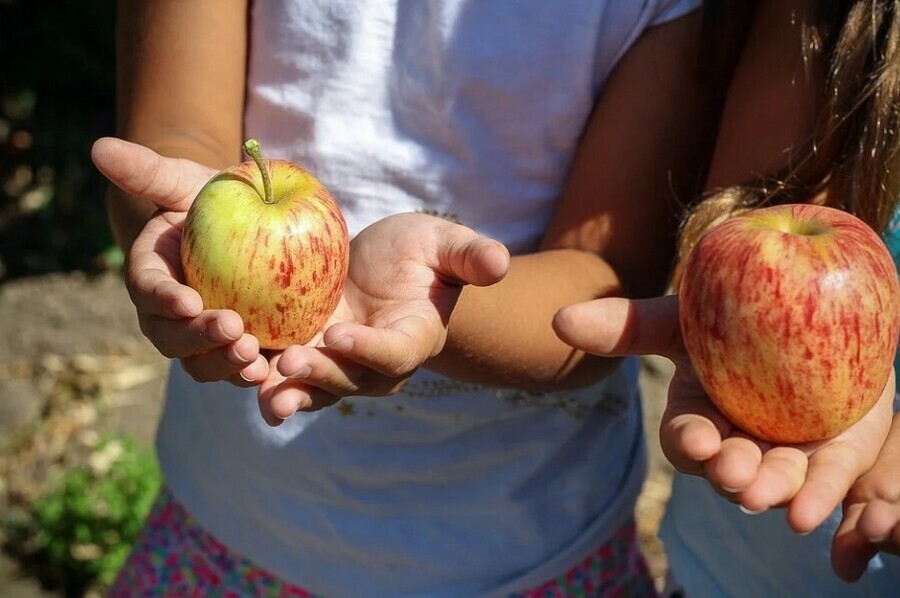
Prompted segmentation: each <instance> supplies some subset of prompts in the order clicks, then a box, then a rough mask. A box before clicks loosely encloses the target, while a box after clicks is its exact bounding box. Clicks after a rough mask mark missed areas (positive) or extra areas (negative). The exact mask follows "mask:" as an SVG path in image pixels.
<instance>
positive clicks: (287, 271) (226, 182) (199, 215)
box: [181, 139, 349, 349]
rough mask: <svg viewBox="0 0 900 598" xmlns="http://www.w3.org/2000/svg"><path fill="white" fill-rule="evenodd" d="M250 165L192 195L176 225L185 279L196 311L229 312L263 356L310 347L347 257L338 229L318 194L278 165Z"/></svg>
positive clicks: (254, 146)
mask: <svg viewBox="0 0 900 598" xmlns="http://www.w3.org/2000/svg"><path fill="white" fill-rule="evenodd" d="M244 151H245V152H246V153H247V154H248V155H249V156H250V157H251V158H252V160H250V161H246V162H243V163H241V164H239V165H237V166H233V167H231V168H227V169H225V170H223V171H221V172H219V173H218V174H216V175H215V176H214V177H213V178H212V179H210V180H209V181H208V182H207V183H206V185H204V187H203V188H202V189H201V190H200V192H199V194H198V195H197V197H196V199H195V200H194V202H193V204H192V205H191V207H190V209H189V210H188V214H187V218H186V219H185V223H184V233H183V235H182V240H181V261H182V267H183V269H184V278H185V282H186V283H187V284H188V285H189V286H190V287H192V288H193V289H195V290H196V291H197V292H198V293H199V294H200V297H201V298H202V299H203V306H204V308H205V309H232V310H234V311H236V312H237V313H238V314H240V316H241V318H242V319H243V320H244V326H245V330H246V332H248V333H250V334H253V335H254V336H256V337H257V339H259V343H260V346H261V347H262V348H266V349H283V348H285V347H287V346H288V345H291V344H295V343H298V344H302V343H305V342H307V341H308V340H310V339H311V338H312V337H313V336H314V335H315V334H316V333H317V332H319V331H320V330H321V329H322V327H323V326H324V324H325V322H326V320H327V319H328V318H329V317H330V316H331V314H332V313H334V310H335V308H336V307H337V304H338V301H339V300H340V297H341V293H342V291H343V286H344V280H345V279H346V276H347V267H348V259H349V238H348V234H347V225H346V222H345V221H344V216H343V214H342V213H341V210H340V207H339V206H338V204H337V203H336V202H335V200H334V198H333V197H332V196H331V194H330V193H329V192H328V189H326V188H325V186H324V185H323V184H322V183H321V182H320V181H319V180H318V179H317V178H316V177H315V176H313V175H312V174H311V173H310V172H308V171H307V170H305V169H303V168H301V167H300V166H297V165H296V164H293V163H291V162H289V161H286V160H271V159H270V160H266V159H263V157H262V153H261V152H260V149H259V144H258V143H257V142H256V141H255V140H252V139H251V140H249V141H248V142H247V143H245V144H244Z"/></svg>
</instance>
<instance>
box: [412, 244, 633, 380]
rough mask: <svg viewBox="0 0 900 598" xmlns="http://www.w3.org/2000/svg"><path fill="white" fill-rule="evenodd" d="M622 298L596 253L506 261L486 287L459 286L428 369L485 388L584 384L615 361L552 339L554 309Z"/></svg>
mask: <svg viewBox="0 0 900 598" xmlns="http://www.w3.org/2000/svg"><path fill="white" fill-rule="evenodd" d="M620 293H621V283H620V281H619V278H618V276H617V275H616V274H615V272H614V271H613V270H612V268H610V267H609V265H607V264H606V262H605V261H604V260H603V259H602V258H600V257H599V256H597V255H596V254H593V253H589V252H585V251H579V250H575V249H562V250H554V251H542V252H539V253H534V254H529V255H522V256H517V257H514V258H512V260H511V263H510V269H509V273H508V274H507V275H506V277H505V278H504V279H503V280H502V281H501V282H499V283H497V284H495V285H492V286H490V287H472V286H469V287H465V288H464V289H463V292H462V295H461V297H460V300H459V303H458V304H457V306H456V309H455V310H454V312H453V315H452V317H451V319H450V326H449V334H448V339H447V343H446V345H445V346H444V349H443V351H442V352H441V353H440V355H438V356H437V357H435V358H434V359H432V360H431V361H429V362H428V364H427V366H428V368H429V369H432V370H434V371H436V372H439V373H441V374H444V375H447V376H450V377H453V378H456V379H459V380H465V381H468V382H474V383H478V384H485V385H491V386H501V387H512V388H526V389H549V388H572V387H580V386H585V385H588V384H590V383H592V382H596V381H598V380H600V379H602V378H603V377H605V376H606V375H608V374H609V373H610V372H611V371H612V370H613V369H614V368H615V367H616V365H617V364H618V360H613V359H603V358H598V357H594V356H588V355H585V354H584V353H581V352H580V351H576V350H574V349H572V347H569V346H568V345H566V344H565V343H563V342H562V341H560V340H559V338H558V337H557V336H556V334H555V333H554V331H553V329H552V327H551V321H552V319H553V315H554V314H555V313H556V311H557V310H558V309H559V308H560V307H562V306H564V305H568V304H571V303H576V302H580V301H587V300H590V299H595V298H598V297H604V296H609V295H617V294H620Z"/></svg>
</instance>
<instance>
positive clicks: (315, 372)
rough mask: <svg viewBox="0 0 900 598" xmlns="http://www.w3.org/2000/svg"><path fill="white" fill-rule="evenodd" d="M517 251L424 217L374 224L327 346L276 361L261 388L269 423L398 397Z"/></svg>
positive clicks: (354, 245)
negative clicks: (339, 404)
mask: <svg viewBox="0 0 900 598" xmlns="http://www.w3.org/2000/svg"><path fill="white" fill-rule="evenodd" d="M508 266H509V253H508V251H507V250H506V248H505V247H504V246H503V245H501V244H500V243H498V242H496V241H492V240H489V239H486V238H484V237H481V236H480V235H478V234H477V233H475V232H474V231H472V230H471V229H469V228H466V227H464V226H460V225H458V224H453V223H450V222H447V221H445V220H441V219H440V218H435V217H433V216H427V215H424V214H397V215H394V216H390V217H388V218H385V219H383V220H380V221H379V222H376V223H375V224H372V225H371V226H369V227H368V228H366V229H365V230H363V231H362V232H360V233H359V234H358V235H357V236H356V237H355V238H354V239H353V241H352V242H351V244H350V270H349V273H348V278H347V282H346V285H345V288H344V296H343V298H342V299H341V302H340V305H339V307H338V309H337V311H336V312H335V315H334V316H333V317H332V318H331V320H330V321H329V324H328V325H327V327H326V330H325V332H324V334H323V335H322V337H321V339H314V341H313V342H312V343H309V344H307V345H306V346H302V347H301V346H293V347H288V348H287V349H285V351H284V353H283V354H282V355H281V356H280V357H278V358H277V359H276V360H274V363H273V366H274V369H276V370H277V372H273V375H272V376H271V377H270V378H269V379H268V380H266V381H265V382H264V383H263V385H262V386H261V387H260V409H261V410H262V412H263V416H264V417H265V418H266V420H267V421H269V422H270V423H277V422H278V421H279V420H281V419H284V418H287V417H290V416H291V415H293V414H294V413H295V412H297V411H310V410H315V409H318V408H321V407H323V406H326V405H329V404H331V403H334V402H335V401H336V400H338V399H339V398H341V397H345V396H350V395H367V396H383V395H387V394H391V393H393V392H396V391H397V390H398V389H399V388H400V386H402V384H403V383H404V382H405V381H406V379H407V378H409V376H410V375H412V373H413V372H415V370H416V369H417V368H418V367H419V366H421V365H422V364H423V363H424V362H425V361H427V360H428V359H429V358H431V357H434V356H435V355H437V354H438V353H439V352H440V351H441V349H442V348H443V346H444V342H445V341H446V339H447V324H448V322H449V319H450V314H451V313H452V312H453V309H454V307H455V305H456V301H457V299H458V298H459V294H460V291H461V289H462V286H463V285H466V284H473V285H478V286H486V285H491V284H494V283H495V282H497V281H499V280H500V279H501V278H503V276H504V275H505V274H506V270H507V268H508Z"/></svg>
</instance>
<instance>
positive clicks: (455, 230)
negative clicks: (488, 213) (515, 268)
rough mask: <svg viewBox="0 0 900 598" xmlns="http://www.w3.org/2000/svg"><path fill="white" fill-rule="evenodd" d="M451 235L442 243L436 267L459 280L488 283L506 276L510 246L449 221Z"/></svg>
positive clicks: (488, 284) (453, 280) (447, 228)
mask: <svg viewBox="0 0 900 598" xmlns="http://www.w3.org/2000/svg"><path fill="white" fill-rule="evenodd" d="M443 232H446V233H447V238H446V239H445V241H444V242H443V243H439V244H438V250H437V264H435V266H434V269H435V270H437V271H438V272H439V273H440V274H441V275H443V276H445V277H446V278H449V279H450V280H451V281H452V282H456V283H458V284H472V285H475V286H479V287H486V286H490V285H492V284H495V283H497V282H499V281H500V280H502V279H503V277H504V276H506V272H507V270H508V269H509V250H508V249H507V248H506V246H505V245H503V244H502V243H500V242H499V241H495V240H493V239H488V238H487V237H482V236H480V235H478V233H476V232H475V231H473V230H471V229H468V228H466V227H464V226H460V225H458V224H450V223H448V224H447V225H446V227H444V229H443Z"/></svg>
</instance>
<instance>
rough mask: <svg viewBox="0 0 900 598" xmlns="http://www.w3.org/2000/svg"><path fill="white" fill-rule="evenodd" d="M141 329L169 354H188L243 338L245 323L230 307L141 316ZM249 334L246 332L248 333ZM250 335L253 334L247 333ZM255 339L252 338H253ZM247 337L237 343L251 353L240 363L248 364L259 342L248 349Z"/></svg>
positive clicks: (160, 348) (161, 349)
mask: <svg viewBox="0 0 900 598" xmlns="http://www.w3.org/2000/svg"><path fill="white" fill-rule="evenodd" d="M140 325H141V331H142V332H143V333H144V336H146V337H147V338H148V339H150V342H152V343H153V345H154V346H155V347H156V348H157V350H159V352H160V353H162V354H163V355H164V356H166V357H169V358H182V357H191V356H194V355H198V354H201V353H206V352H208V351H212V350H214V349H218V348H220V347H222V346H223V345H229V344H231V343H234V342H235V341H237V340H238V339H241V338H242V335H243V334H244V324H243V321H242V320H241V317H240V316H239V315H238V314H237V313H235V312H233V311H230V310H207V311H204V312H201V313H200V315H199V316H197V317H196V318H181V319H177V320H173V319H169V318H161V317H157V316H142V317H141V318H140ZM248 336H249V335H248ZM250 338H253V337H250ZM253 340H254V341H255V339H253ZM248 343H249V341H246V340H245V341H244V343H242V344H241V345H240V347H241V348H242V349H243V351H244V352H245V353H246V354H248V355H249V354H250V353H251V352H252V355H251V356H250V358H249V361H247V362H246V363H244V364H243V366H242V367H244V366H247V365H249V364H250V363H251V362H252V360H253V359H255V358H256V355H258V354H259V344H258V342H257V343H256V346H255V349H251V348H250V345H249V344H248Z"/></svg>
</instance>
